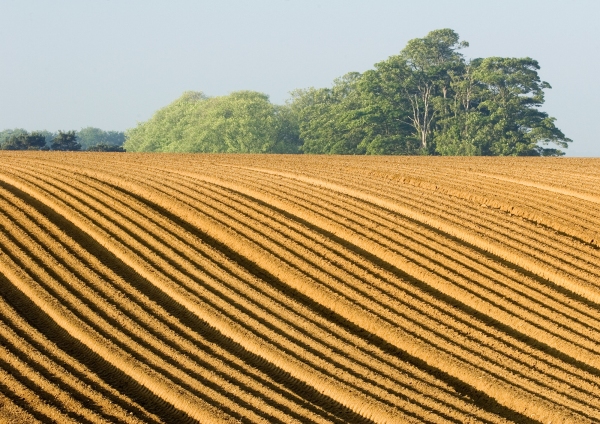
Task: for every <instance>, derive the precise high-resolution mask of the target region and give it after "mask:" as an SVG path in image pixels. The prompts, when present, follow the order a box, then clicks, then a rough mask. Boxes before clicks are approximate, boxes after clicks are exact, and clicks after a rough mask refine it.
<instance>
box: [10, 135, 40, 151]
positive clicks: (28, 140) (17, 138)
mask: <svg viewBox="0 0 600 424" xmlns="http://www.w3.org/2000/svg"><path fill="white" fill-rule="evenodd" d="M45 146H46V137H45V136H44V134H42V133H40V132H32V133H31V134H29V133H28V132H27V131H14V132H13V133H11V135H10V136H8V137H7V138H6V139H5V140H4V142H3V143H2V149H3V150H41V149H43V148H44V147H45Z"/></svg>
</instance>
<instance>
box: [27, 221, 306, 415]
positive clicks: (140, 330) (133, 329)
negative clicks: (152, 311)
mask: <svg viewBox="0 0 600 424" xmlns="http://www.w3.org/2000/svg"><path fill="white" fill-rule="evenodd" d="M28 227H29V228H31V225H28ZM44 245H46V246H51V247H53V248H54V247H55V246H53V244H52V243H51V242H50V241H47V240H45V241H44ZM54 250H58V249H54ZM65 260H66V261H67V262H68V257H67V258H66V259H65ZM70 265H71V266H75V265H73V264H70ZM82 272H83V273H84V274H85V269H84V270H83V271H82ZM88 274H89V273H88ZM83 277H84V278H85V280H86V281H87V282H88V284H89V283H90V281H92V280H93V276H90V275H83ZM64 278H66V277H64ZM71 280H74V278H71ZM97 287H100V288H101V287H102V282H99V283H97ZM79 289H80V290H81V292H80V293H79V294H78V297H79V298H81V299H86V301H87V302H90V303H91V304H94V305H103V309H104V310H103V311H102V314H100V315H103V314H106V315H107V316H108V318H112V320H113V322H115V321H116V322H118V324H119V327H120V328H121V329H122V330H121V331H122V332H123V330H128V332H129V335H128V336H127V337H125V338H123V337H122V340H121V342H122V343H124V344H125V342H126V341H127V338H129V339H136V340H138V343H140V345H139V346H138V347H137V352H136V350H134V349H133V348H130V349H129V352H130V353H131V354H135V353H137V354H138V355H140V356H141V357H144V358H147V359H148V358H152V357H153V356H152V354H150V353H148V352H146V353H144V352H143V348H142V347H140V346H141V345H146V346H148V347H149V348H150V349H153V350H154V351H155V352H157V353H158V352H161V351H162V356H163V357H164V358H177V359H178V360H177V365H178V367H179V368H182V369H184V370H185V371H186V372H187V373H191V374H192V375H194V374H195V375H197V376H199V377H204V378H205V379H206V378H208V382H209V383H212V386H213V387H219V389H223V390H227V389H228V394H227V398H225V399H222V402H223V403H222V404H221V405H222V406H223V407H229V408H231V409H232V410H235V409H236V408H237V404H243V403H246V404H250V403H254V404H256V405H255V407H256V408H257V409H258V410H259V411H262V412H261V413H263V414H264V413H267V412H268V411H270V410H271V409H273V408H272V407H269V406H268V405H265V404H261V403H260V401H257V398H256V397H255V394H256V393H255V394H253V395H250V394H246V395H244V393H243V390H240V387H237V386H231V384H230V383H229V382H228V381H227V379H225V380H224V379H223V378H222V377H219V376H214V375H213V374H214V373H215V371H220V372H219V374H221V375H225V376H227V375H228V374H229V373H228V372H223V371H222V370H214V369H212V370H211V368H209V369H208V370H206V369H198V367H197V365H196V362H194V361H192V360H190V359H189V358H188V356H193V355H194V354H195V352H194V349H193V346H192V345H190V344H189V343H188V346H187V351H185V352H183V353H182V354H180V352H177V351H176V350H173V348H171V349H169V347H165V346H162V343H161V342H160V340H159V339H158V337H152V336H150V335H149V334H151V333H152V332H153V331H152V330H149V326H150V325H151V322H150V321H149V318H144V317H142V318H141V319H140V320H141V321H142V322H141V325H142V326H143V327H139V326H136V325H135V323H129V322H128V320H127V316H126V315H124V314H123V313H122V312H124V311H123V309H126V308H122V309H121V310H116V308H114V306H113V305H110V304H109V299H119V298H120V297H122V295H120V294H118V293H117V294H115V293H108V297H106V298H99V297H98V295H97V294H96V293H94V292H92V291H91V290H89V289H87V288H86V287H84V286H80V288H79ZM123 305H124V306H126V305H130V304H129V303H124V304H123ZM126 312H130V313H131V311H126ZM137 312H138V316H139V315H142V314H143V311H137ZM104 332H105V333H106V334H105V335H106V336H108V334H113V335H114V334H115V333H116V332H108V331H107V330H104ZM144 333H145V337H144V339H143V340H142V339H140V334H144ZM171 333H172V332H167V333H166V334H165V333H163V334H160V335H161V336H162V337H163V338H164V340H172V339H173V337H172V334H171ZM202 359H205V358H202ZM147 362H148V363H149V364H152V365H153V366H154V368H157V367H160V366H161V365H160V363H159V362H154V363H153V362H151V361H148V360H147ZM162 367H165V365H163V366H162ZM167 369H169V370H170V372H171V374H173V375H178V376H179V377H178V378H180V379H182V381H185V378H186V376H185V375H182V374H180V373H179V372H178V369H177V368H172V367H171V368H169V367H167ZM205 374H208V377H207V376H205ZM205 383H206V380H205ZM246 383H248V382H246ZM188 386H189V387H194V386H195V384H193V383H188ZM259 389H260V388H259ZM203 390H204V391H208V392H209V395H211V398H212V399H214V400H215V401H217V400H218V399H220V397H219V396H217V395H216V394H215V393H212V394H211V393H210V390H211V389H208V388H206V387H205V388H204V389H203ZM266 395H267V396H265V398H266V399H271V398H277V397H278V396H277V395H276V393H271V392H268V393H267V394H266ZM229 398H234V399H235V398H237V402H236V403H232V402H231V401H229ZM280 398H281V397H280ZM281 399H282V400H284V401H285V399H284V398H281ZM293 406H295V405H288V409H289V410H292V408H291V407H293ZM282 409H283V408H282ZM274 413H275V415H276V416H277V415H279V413H278V411H277V410H275V411H274ZM250 417H252V414H250ZM254 418H255V420H257V417H256V416H255V417H254ZM305 418H306V417H305ZM270 419H271V420H273V419H275V417H271V418H270ZM278 419H281V420H284V421H289V419H290V417H288V416H280V417H279V418H278Z"/></svg>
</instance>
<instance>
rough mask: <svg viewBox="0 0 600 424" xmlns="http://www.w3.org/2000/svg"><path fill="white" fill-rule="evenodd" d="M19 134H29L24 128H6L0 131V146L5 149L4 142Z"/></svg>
mask: <svg viewBox="0 0 600 424" xmlns="http://www.w3.org/2000/svg"><path fill="white" fill-rule="evenodd" d="M19 134H27V130H24V129H23V128H15V129H12V130H11V129H6V130H3V131H0V148H1V149H4V143H6V140H8V139H9V138H10V137H11V136H13V135H19Z"/></svg>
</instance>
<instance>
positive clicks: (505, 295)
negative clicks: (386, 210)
mask: <svg viewBox="0 0 600 424" xmlns="http://www.w3.org/2000/svg"><path fill="white" fill-rule="evenodd" d="M256 182H257V184H259V185H260V187H261V189H263V190H264V188H265V187H266V185H267V184H266V182H264V181H256ZM248 184H249V185H250V184H251V182H250V181H248ZM281 191H282V190H281V189H278V192H279V193H280V192H281ZM300 191H301V190H296V191H295V192H296V193H297V192H300ZM278 195H279V194H278ZM315 196H316V195H311V197H315ZM303 201H304V202H303V205H304V206H305V205H306V204H307V203H309V202H310V200H308V199H303ZM328 201H332V200H331V197H329V198H328ZM363 206H364V205H363ZM286 207H287V206H286ZM324 209H326V207H325V206H324V205H319V206H318V207H315V210H314V211H316V210H319V211H321V212H322V211H323V210H324ZM341 209H343V207H342V206H339V207H338V208H336V210H338V211H339V210H341ZM370 216H372V214H370ZM363 224H364V225H367V223H364V222H363V223H358V227H355V228H353V231H355V232H356V233H357V234H358V233H361V231H362V230H361V226H363ZM419 231H420V232H422V231H423V229H421V230H419ZM414 233H417V231H415V232H414ZM365 234H366V235H367V236H368V235H369V234H368V233H365ZM398 236H399V235H398ZM432 242H434V243H435V241H433V240H432V239H426V240H425V243H426V244H427V245H429V247H431V246H430V245H431V243H432ZM405 243H406V242H405ZM417 247H418V245H417ZM417 247H415V250H416V248H417ZM436 251H437V252H438V253H441V252H440V250H439V249H437V250H436ZM455 253H456V252H455ZM444 254H445V255H447V253H444ZM457 260H461V261H463V262H464V258H461V257H458V258H457ZM508 285H510V283H509V284H508ZM507 289H511V288H510V287H507ZM530 292H531V293H535V292H534V291H530ZM508 295H513V294H511V293H510V292H509V293H507V292H504V293H502V295H501V296H502V297H507V296H508ZM548 301H551V299H548V298H542V299H540V306H542V305H543V302H546V303H547V302H548ZM592 312H593V311H592ZM566 313H567V311H566V310H565V314H562V315H561V316H560V319H561V320H569V319H570V317H568V316H567V315H566ZM588 322H589V323H590V324H592V323H593V322H594V321H593V318H591V319H588ZM571 324H572V323H569V326H571ZM574 324H576V322H574ZM590 329H593V327H591V326H587V327H583V330H584V331H585V330H587V331H589V330H590Z"/></svg>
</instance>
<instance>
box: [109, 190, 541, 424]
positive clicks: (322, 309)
mask: <svg viewBox="0 0 600 424" xmlns="http://www.w3.org/2000/svg"><path fill="white" fill-rule="evenodd" d="M121 190H122V189H121ZM128 194H129V195H131V196H133V197H135V198H136V200H138V201H140V202H142V203H144V204H146V205H147V206H148V207H150V208H152V209H154V210H155V211H157V212H158V213H160V214H161V215H163V216H165V217H166V218H168V219H169V220H171V221H172V222H173V223H175V224H177V225H179V226H181V227H182V228H184V229H185V230H186V231H188V232H189V233H191V234H193V235H195V236H196V237H198V238H199V239H201V240H202V241H203V242H204V243H206V244H208V245H210V246H211V247H213V248H214V249H217V250H219V251H220V252H222V253H223V254H224V255H225V256H226V257H228V258H229V259H231V260H232V261H235V262H236V263H237V264H239V265H240V266H242V267H243V268H245V269H247V270H248V271H249V272H250V273H251V274H253V275H254V276H256V277H257V278H261V279H263V280H264V281H267V282H268V283H270V284H271V285H273V286H274V287H275V288H276V289H278V290H280V291H281V292H282V293H285V294H286V295H288V296H290V297H292V298H294V299H296V300H297V301H299V302H301V303H302V304H304V305H305V306H307V307H308V308H310V309H312V310H314V311H315V312H316V313H318V314H320V315H321V316H324V317H326V318H327V319H329V320H330V321H332V322H334V323H336V324H338V325H340V326H342V327H343V328H345V329H346V330H347V331H349V332H350V333H352V334H354V335H356V336H358V337H362V338H363V339H365V340H366V341H368V342H370V343H372V344H373V345H375V346H377V347H379V348H380V349H382V350H384V351H385V352H386V353H388V354H390V355H395V356H396V357H398V358H400V359H401V360H403V361H405V362H407V363H409V364H411V365H413V366H416V367H418V368H419V369H421V370H424V371H425V372H428V373H429V374H431V375H433V376H434V377H436V378H438V379H439V380H441V381H443V382H445V383H446V384H448V385H449V386H451V387H453V388H454V390H456V391H457V392H458V393H459V394H460V395H462V396H464V397H466V398H468V399H470V400H471V401H472V402H473V403H474V404H475V405H477V406H478V407H480V408H482V409H484V410H486V411H488V412H490V413H493V414H497V415H499V416H501V417H503V418H506V419H508V420H512V421H517V422H520V423H526V424H534V423H538V421H536V420H533V419H531V418H529V417H526V416H525V415H523V414H520V413H519V412H517V411H514V410H512V409H510V408H507V407H505V406H504V405H501V404H500V403H498V402H497V401H496V400H495V399H494V398H492V397H491V396H489V395H487V394H486V393H484V392H482V391H479V390H477V389H475V388H474V387H472V386H470V385H469V384H467V383H465V382H463V381H462V380H460V379H458V378H456V377H454V376H451V375H450V374H448V373H446V372H444V371H443V370H441V369H439V368H437V367H435V366H433V365H430V364H428V363H427V362H425V361H423V360H421V359H419V358H416V357H414V356H412V355H410V354H409V353H408V352H406V351H404V350H402V349H400V348H398V347H396V346H394V345H392V344H390V343H388V342H386V341H385V340H383V339H382V338H380V337H379V336H376V335H374V334H372V333H369V332H368V331H366V330H364V329H363V328H361V327H359V326H358V325H356V324H354V323H352V322H350V321H349V320H347V319H346V318H344V317H342V316H341V315H339V314H337V313H335V312H333V311H332V310H330V309H328V308H327V307H326V306H324V305H322V304H320V303H318V302H316V301H314V300H313V299H311V298H309V297H308V296H306V295H304V294H303V293H300V292H299V291H297V290H296V289H294V288H293V287H290V286H289V285H287V284H286V283H285V282H283V281H281V280H280V279H279V278H277V277H276V276H274V275H272V274H271V273H270V272H268V271H267V270H265V269H264V268H262V267H260V266H259V265H258V264H256V263H254V262H252V261H250V260H249V259H247V258H246V257H245V256H243V255H241V254H240V253H238V252H236V251H233V250H232V249H230V248H229V247H228V246H226V245H224V244H223V243H221V242H219V241H218V240H215V239H213V238H212V237H210V236H208V235H207V234H205V233H204V232H203V231H201V230H200V229H198V228H197V227H195V226H194V225H193V224H191V223H189V222H187V221H185V220H184V219H182V218H180V217H178V216H177V215H175V214H173V213H171V212H170V211H168V210H166V209H164V208H162V207H161V206H159V205H157V204H155V203H153V202H151V201H148V200H146V199H144V198H142V197H140V196H137V195H134V194H132V193H128ZM271 207H272V206H271ZM274 209H276V208H274ZM278 211H279V212H282V213H284V214H286V215H289V214H287V213H286V212H285V211H280V210H278ZM290 218H291V219H294V220H296V221H302V220H299V219H298V218H297V217H295V216H290ZM303 223H304V224H305V225H310V224H309V223H305V222H303ZM310 226H311V227H313V226H312V225H310ZM319 231H320V232H321V233H324V235H326V236H328V237H332V239H333V240H334V241H336V242H338V243H339V242H343V244H344V245H347V244H348V242H346V241H345V240H339V239H338V238H337V237H336V236H334V235H333V234H329V233H327V232H326V231H323V230H322V229H319ZM352 248H354V249H359V250H360V252H358V253H359V254H363V255H365V256H367V258H368V259H371V258H372V257H374V255H370V254H368V252H366V251H363V250H362V249H360V248H358V247H356V246H352ZM377 262H382V261H381V260H378V261H377ZM385 266H386V268H388V267H389V264H387V263H385ZM396 271H398V272H399V273H400V274H404V273H403V272H402V271H400V270H397V269H396ZM411 280H412V278H411ZM452 300H453V301H454V299H452ZM432 360H434V358H432Z"/></svg>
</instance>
